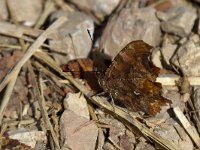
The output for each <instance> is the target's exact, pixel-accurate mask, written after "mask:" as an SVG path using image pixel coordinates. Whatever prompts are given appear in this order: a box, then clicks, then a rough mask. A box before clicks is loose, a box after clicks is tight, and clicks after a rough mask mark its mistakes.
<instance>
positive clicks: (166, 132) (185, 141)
mask: <svg viewBox="0 0 200 150" xmlns="http://www.w3.org/2000/svg"><path fill="white" fill-rule="evenodd" d="M174 120H175V119H173V118H170V119H168V120H166V122H165V126H164V127H162V126H157V127H156V128H155V129H154V132H155V133H157V134H159V135H160V136H162V137H165V138H166V139H168V140H170V141H172V142H173V143H175V144H176V145H178V146H179V148H180V149H181V150H193V143H192V141H191V139H190V137H189V136H188V135H187V133H186V132H185V130H184V129H183V128H182V127H181V126H180V125H179V124H178V123H177V122H175V121H174Z"/></svg>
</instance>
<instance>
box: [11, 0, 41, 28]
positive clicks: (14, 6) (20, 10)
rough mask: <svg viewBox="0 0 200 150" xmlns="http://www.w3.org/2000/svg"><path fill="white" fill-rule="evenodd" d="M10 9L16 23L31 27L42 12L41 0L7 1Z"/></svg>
mask: <svg viewBox="0 0 200 150" xmlns="http://www.w3.org/2000/svg"><path fill="white" fill-rule="evenodd" d="M9 2H10V8H11V10H12V12H13V13H14V14H17V15H15V16H16V20H17V21H18V22H23V24H24V25H26V26H33V25H34V24H35V22H36V21H37V19H38V18H39V16H40V13H41V12H42V7H43V6H42V2H43V1H42V0H34V1H27V0H9Z"/></svg>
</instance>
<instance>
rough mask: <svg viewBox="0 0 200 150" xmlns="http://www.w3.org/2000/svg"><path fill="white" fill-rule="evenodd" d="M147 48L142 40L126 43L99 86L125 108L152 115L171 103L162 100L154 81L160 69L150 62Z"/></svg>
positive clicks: (150, 47)
mask: <svg viewBox="0 0 200 150" xmlns="http://www.w3.org/2000/svg"><path fill="white" fill-rule="evenodd" d="M151 49H152V46H150V45H148V44H147V43H145V42H143V41H142V40H138V41H132V42H130V43H129V44H128V45H126V46H125V47H124V48H123V49H122V50H121V51H120V52H119V53H118V54H117V56H116V57H115V58H114V59H113V61H112V63H111V65H110V66H109V67H108V68H107V69H106V71H105V73H104V75H103V76H102V77H100V78H99V83H100V85H101V87H102V88H103V90H104V91H105V92H108V93H110V95H111V97H112V98H114V99H116V100H118V101H119V102H121V103H122V104H124V105H125V107H127V108H129V109H132V110H133V111H142V112H144V113H145V114H147V115H149V116H154V115H156V114H157V113H158V112H160V110H161V106H165V105H167V103H170V102H171V101H170V100H168V99H166V98H164V97H162V95H161V94H162V86H161V84H160V83H158V82H155V81H156V78H157V76H158V74H159V70H160V69H159V68H158V67H156V66H154V65H153V63H152V62H151V60H150V55H151Z"/></svg>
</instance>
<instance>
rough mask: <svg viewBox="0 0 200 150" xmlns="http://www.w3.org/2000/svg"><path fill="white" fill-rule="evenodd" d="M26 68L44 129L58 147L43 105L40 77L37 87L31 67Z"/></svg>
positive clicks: (58, 147) (57, 146)
mask: <svg viewBox="0 0 200 150" xmlns="http://www.w3.org/2000/svg"><path fill="white" fill-rule="evenodd" d="M28 70H29V72H30V75H31V84H32V85H33V87H34V88H33V93H34V95H35V98H36V99H37V100H38V104H39V107H40V111H41V114H42V119H43V121H44V123H45V127H46V130H49V131H50V133H51V136H52V138H53V141H54V143H55V146H56V148H57V149H60V146H59V142H58V139H57V137H56V134H55V132H54V130H53V127H52V125H51V122H50V120H49V117H48V113H47V111H46V109H45V108H46V105H45V100H44V95H43V86H42V83H41V82H42V81H41V79H40V87H39V86H38V84H37V81H36V77H35V74H34V72H33V68H32V66H31V65H29V66H28Z"/></svg>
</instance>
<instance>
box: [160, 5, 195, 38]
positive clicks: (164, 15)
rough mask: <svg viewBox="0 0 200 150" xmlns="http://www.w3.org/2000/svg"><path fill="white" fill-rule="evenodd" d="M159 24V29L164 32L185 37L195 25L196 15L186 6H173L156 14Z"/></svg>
mask: <svg viewBox="0 0 200 150" xmlns="http://www.w3.org/2000/svg"><path fill="white" fill-rule="evenodd" d="M157 16H158V18H159V19H160V20H162V22H161V28H162V30H163V31H164V32H167V33H172V34H175V35H179V36H181V37H184V36H187V35H188V34H189V33H190V32H191V30H192V28H193V26H194V23H195V20H196V18H197V14H196V12H195V11H194V10H192V9H191V8H189V7H187V6H183V5H182V6H174V7H172V8H171V9H169V10H167V11H166V12H161V11H160V12H157Z"/></svg>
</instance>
